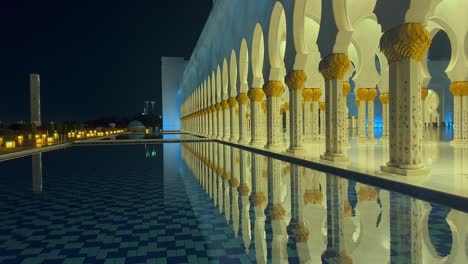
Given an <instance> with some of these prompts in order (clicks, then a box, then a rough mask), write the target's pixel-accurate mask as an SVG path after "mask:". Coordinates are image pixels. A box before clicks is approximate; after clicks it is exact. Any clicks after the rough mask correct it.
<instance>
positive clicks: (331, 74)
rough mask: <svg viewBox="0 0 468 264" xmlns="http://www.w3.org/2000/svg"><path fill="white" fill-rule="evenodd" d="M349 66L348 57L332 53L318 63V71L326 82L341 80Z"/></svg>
mask: <svg viewBox="0 0 468 264" xmlns="http://www.w3.org/2000/svg"><path fill="white" fill-rule="evenodd" d="M350 65H351V63H350V61H349V58H348V55H346V54H344V53H334V54H330V55H328V56H326V57H325V58H323V59H322V60H321V61H320V63H319V71H320V73H321V74H322V75H323V78H324V79H325V80H326V81H327V80H338V79H339V80H342V79H343V78H344V75H345V74H346V72H347V71H348V69H349V67H350Z"/></svg>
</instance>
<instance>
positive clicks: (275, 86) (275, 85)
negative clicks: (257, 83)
mask: <svg viewBox="0 0 468 264" xmlns="http://www.w3.org/2000/svg"><path fill="white" fill-rule="evenodd" d="M283 89H284V86H283V83H282V82H280V81H268V82H266V83H265V84H264V85H263V92H264V93H265V95H266V96H269V97H279V96H281V94H283Z"/></svg>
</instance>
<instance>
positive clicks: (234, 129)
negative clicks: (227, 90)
mask: <svg viewBox="0 0 468 264" xmlns="http://www.w3.org/2000/svg"><path fill="white" fill-rule="evenodd" d="M228 103H229V111H230V115H231V122H230V123H231V137H230V138H229V141H231V142H237V141H239V106H238V102H237V99H236V97H231V98H229V101H228Z"/></svg>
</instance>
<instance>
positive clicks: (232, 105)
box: [228, 97, 237, 107]
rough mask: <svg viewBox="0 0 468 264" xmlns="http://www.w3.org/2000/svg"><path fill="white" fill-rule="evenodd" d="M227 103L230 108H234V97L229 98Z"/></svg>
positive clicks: (235, 102) (235, 103)
mask: <svg viewBox="0 0 468 264" xmlns="http://www.w3.org/2000/svg"><path fill="white" fill-rule="evenodd" d="M228 103H229V106H230V107H236V105H237V99H236V97H229V99H228Z"/></svg>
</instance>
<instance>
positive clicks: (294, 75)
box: [284, 70, 307, 90]
mask: <svg viewBox="0 0 468 264" xmlns="http://www.w3.org/2000/svg"><path fill="white" fill-rule="evenodd" d="M306 81H307V75H306V73H305V71H303V70H294V71H291V72H289V73H288V74H286V77H284V82H285V83H286V85H287V86H288V88H289V90H301V89H302V88H304V84H305V82H306Z"/></svg>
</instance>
